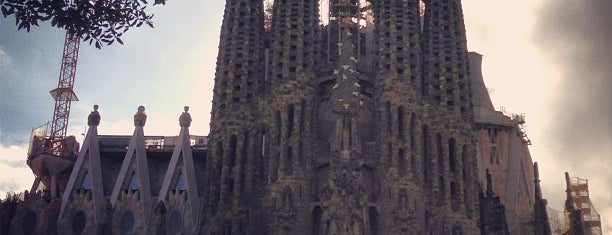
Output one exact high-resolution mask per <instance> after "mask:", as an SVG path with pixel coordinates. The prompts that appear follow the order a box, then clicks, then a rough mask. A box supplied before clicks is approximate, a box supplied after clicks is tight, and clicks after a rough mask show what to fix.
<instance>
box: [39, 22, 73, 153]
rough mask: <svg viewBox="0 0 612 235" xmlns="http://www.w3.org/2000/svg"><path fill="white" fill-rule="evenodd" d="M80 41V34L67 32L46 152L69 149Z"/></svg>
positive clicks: (60, 151)
mask: <svg viewBox="0 0 612 235" xmlns="http://www.w3.org/2000/svg"><path fill="white" fill-rule="evenodd" d="M80 41H81V39H80V37H79V36H77V35H75V34H72V33H70V32H66V39H65V41H64V53H63V55H62V64H61V69H60V76H59V82H58V83H57V88H55V89H54V90H52V91H51V96H53V99H55V109H54V110H53V121H52V122H51V131H50V132H49V138H47V139H46V140H45V146H44V152H47V153H52V154H54V155H58V156H61V155H62V153H65V152H66V150H67V149H66V146H65V143H64V138H65V137H66V130H67V129H68V117H69V116H70V103H71V102H72V101H78V98H77V96H76V94H75V93H74V90H73V86H74V77H75V73H76V67H77V59H78V57H79V44H80Z"/></svg>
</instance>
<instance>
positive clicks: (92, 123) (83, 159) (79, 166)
mask: <svg viewBox="0 0 612 235" xmlns="http://www.w3.org/2000/svg"><path fill="white" fill-rule="evenodd" d="M87 123H88V124H89V129H88V130H87V135H85V140H84V141H83V147H82V148H81V151H80V152H79V156H78V157H77V159H76V162H75V163H74V167H73V168H72V173H71V174H70V178H69V179H68V183H67V184H66V190H65V191H64V195H62V204H61V207H60V214H59V218H60V220H61V219H62V217H63V216H64V215H65V210H66V207H67V205H68V202H69V201H70V200H72V198H73V197H74V195H75V194H76V193H77V192H78V191H80V190H81V189H84V188H82V186H83V182H84V181H87V180H90V182H89V185H90V187H89V189H84V190H91V197H92V201H93V210H94V213H93V214H94V221H95V224H96V225H101V224H102V223H105V211H104V210H105V207H106V199H105V198H104V184H103V181H102V179H103V178H102V162H101V159H100V146H99V141H98V124H100V114H99V113H98V105H94V110H93V111H92V112H91V113H90V114H89V116H88V118H87Z"/></svg>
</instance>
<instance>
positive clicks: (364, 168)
mask: <svg viewBox="0 0 612 235" xmlns="http://www.w3.org/2000/svg"><path fill="white" fill-rule="evenodd" d="M329 2H330V4H329V22H325V23H327V24H329V26H332V25H333V26H334V27H327V26H324V25H323V23H324V22H321V21H320V19H321V17H320V13H319V12H320V10H319V9H320V6H319V1H314V0H294V1H293V0H292V1H288V0H276V1H274V5H273V7H272V8H271V9H272V10H271V13H272V22H271V26H270V28H269V29H265V28H264V23H263V19H264V8H263V5H262V2H261V1H260V0H227V2H226V10H225V15H224V21H223V26H222V29H221V43H220V46H219V56H218V61H217V72H216V75H215V90H214V98H213V111H212V122H211V133H210V141H209V146H210V152H209V158H208V159H209V160H208V161H207V171H208V180H207V188H208V194H207V200H206V201H207V204H206V208H207V209H206V210H205V215H203V216H201V218H204V220H205V221H206V222H205V223H206V224H207V226H206V229H208V231H210V232H212V233H215V232H216V233H222V234H245V233H251V234H261V233H268V234H290V233H294V234H449V233H450V234H476V233H478V225H477V220H478V218H477V217H478V213H476V211H478V205H477V203H478V200H477V195H478V191H477V190H478V186H477V179H478V176H477V171H476V157H475V153H476V151H475V142H474V134H473V132H472V129H473V114H472V102H471V97H470V94H471V93H470V92H471V91H470V80H469V78H468V76H469V74H468V73H469V72H468V71H469V67H468V58H467V44H466V37H465V28H464V23H463V13H462V9H461V1H460V0H429V1H427V2H426V4H424V3H423V2H422V1H419V0H407V1H406V0H385V1H367V3H366V5H362V4H363V1H356V0H330V1H329ZM423 6H425V7H423ZM321 9H327V7H321ZM363 12H367V13H368V14H369V15H368V16H367V17H365V18H368V17H370V19H373V23H371V22H368V23H363V22H362V19H364V17H363ZM325 14H327V13H325ZM324 43H325V44H326V45H323V44H324ZM330 58H331V59H330ZM366 63H371V64H366Z"/></svg>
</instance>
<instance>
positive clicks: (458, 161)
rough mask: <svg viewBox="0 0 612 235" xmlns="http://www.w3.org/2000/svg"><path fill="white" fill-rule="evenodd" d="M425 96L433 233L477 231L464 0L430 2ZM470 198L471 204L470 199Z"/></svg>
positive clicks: (425, 35)
mask: <svg viewBox="0 0 612 235" xmlns="http://www.w3.org/2000/svg"><path fill="white" fill-rule="evenodd" d="M421 47H422V58H423V64H422V66H423V67H422V68H423V80H422V83H421V85H422V89H421V91H422V95H423V98H424V102H425V103H426V104H427V107H428V108H427V111H426V112H427V113H428V115H429V116H430V117H431V118H430V119H429V120H430V121H429V122H430V126H431V132H432V137H433V142H432V144H433V145H432V146H433V151H432V157H431V159H433V162H434V163H433V165H434V166H433V167H432V169H433V170H432V172H435V176H434V177H432V181H433V182H432V183H433V185H432V186H433V187H432V196H433V197H430V198H431V200H432V201H431V203H429V204H430V205H431V206H430V208H428V211H430V212H431V214H430V218H428V220H429V221H430V228H437V229H441V230H438V231H435V230H429V231H434V232H444V231H451V230H452V231H463V232H464V233H471V232H472V231H477V230H476V229H477V228H476V227H475V226H473V225H475V219H474V216H473V214H472V213H473V208H474V205H473V204H474V203H475V202H473V201H472V200H466V199H471V198H472V196H473V195H464V194H471V192H472V191H473V190H474V189H476V188H477V185H476V181H475V180H474V179H475V177H471V176H473V175H474V173H475V172H474V171H475V169H476V167H475V162H476V156H475V151H474V150H475V142H474V134H473V131H472V126H473V113H472V103H471V91H470V83H471V82H470V79H469V77H468V76H469V66H468V52H467V41H466V35H465V26H464V21H463V12H462V7H461V1H460V0H429V1H426V6H425V12H424V22H423V32H422V38H421ZM466 203H469V205H468V204H466Z"/></svg>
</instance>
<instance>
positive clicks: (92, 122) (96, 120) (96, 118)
mask: <svg viewBox="0 0 612 235" xmlns="http://www.w3.org/2000/svg"><path fill="white" fill-rule="evenodd" d="M93 108H94V111H91V113H90V114H89V116H87V125H88V126H98V125H100V119H101V117H100V113H99V112H98V105H97V104H96V105H94V106H93Z"/></svg>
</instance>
